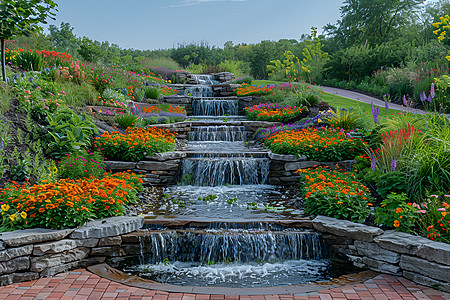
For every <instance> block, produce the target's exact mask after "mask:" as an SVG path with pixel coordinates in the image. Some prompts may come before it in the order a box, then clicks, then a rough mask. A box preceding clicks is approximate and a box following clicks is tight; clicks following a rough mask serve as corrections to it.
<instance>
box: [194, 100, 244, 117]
mask: <svg viewBox="0 0 450 300" xmlns="http://www.w3.org/2000/svg"><path fill="white" fill-rule="evenodd" d="M192 108H193V110H194V115H195V116H225V115H229V116H237V115H239V101H238V100H226V99H217V100H216V99H197V100H194V101H192Z"/></svg>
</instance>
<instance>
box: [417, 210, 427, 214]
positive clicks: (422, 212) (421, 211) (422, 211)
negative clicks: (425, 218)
mask: <svg viewBox="0 0 450 300" xmlns="http://www.w3.org/2000/svg"><path fill="white" fill-rule="evenodd" d="M418 212H420V213H421V214H424V213H426V211H425V210H423V209H422V210H419V211H418Z"/></svg>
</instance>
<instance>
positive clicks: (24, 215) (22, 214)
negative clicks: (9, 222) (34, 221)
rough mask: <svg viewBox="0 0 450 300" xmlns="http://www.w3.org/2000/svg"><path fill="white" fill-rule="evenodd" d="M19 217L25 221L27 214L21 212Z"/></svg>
mask: <svg viewBox="0 0 450 300" xmlns="http://www.w3.org/2000/svg"><path fill="white" fill-rule="evenodd" d="M20 216H21V217H22V219H26V218H27V213H26V212H24V211H23V212H21V213H20Z"/></svg>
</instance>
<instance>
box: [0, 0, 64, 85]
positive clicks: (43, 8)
mask: <svg viewBox="0 0 450 300" xmlns="http://www.w3.org/2000/svg"><path fill="white" fill-rule="evenodd" d="M56 6H57V4H56V3H55V2H53V1H52V0H1V1H0V44H1V51H2V53H1V63H2V75H3V80H4V81H6V66H5V64H6V61H5V40H7V39H10V38H13V37H15V36H22V35H29V34H30V33H32V32H35V31H37V30H38V29H39V28H40V27H39V23H44V24H46V19H47V18H48V17H53V16H54V15H55V14H54V13H53V12H52V11H53V9H55V8H56Z"/></svg>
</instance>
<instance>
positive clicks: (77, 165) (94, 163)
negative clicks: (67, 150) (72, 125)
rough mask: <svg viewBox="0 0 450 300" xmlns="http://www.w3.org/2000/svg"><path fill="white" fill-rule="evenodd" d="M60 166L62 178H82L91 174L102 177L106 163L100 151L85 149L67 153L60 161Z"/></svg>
mask: <svg viewBox="0 0 450 300" xmlns="http://www.w3.org/2000/svg"><path fill="white" fill-rule="evenodd" d="M58 166H59V177H60V178H69V179H80V178H85V177H86V178H89V177H91V176H93V177H95V178H100V176H101V175H102V174H103V173H104V168H105V163H104V158H103V156H102V155H101V154H100V153H99V152H90V151H89V150H84V149H83V150H80V151H75V152H73V153H71V154H66V155H65V156H64V157H63V159H62V160H61V161H59V162H58Z"/></svg>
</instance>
